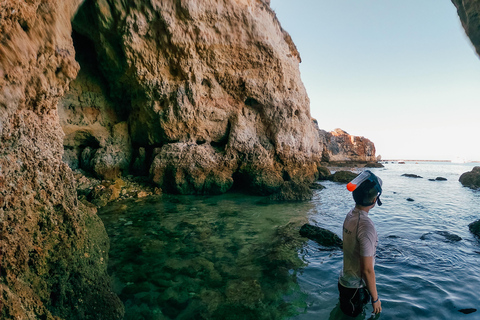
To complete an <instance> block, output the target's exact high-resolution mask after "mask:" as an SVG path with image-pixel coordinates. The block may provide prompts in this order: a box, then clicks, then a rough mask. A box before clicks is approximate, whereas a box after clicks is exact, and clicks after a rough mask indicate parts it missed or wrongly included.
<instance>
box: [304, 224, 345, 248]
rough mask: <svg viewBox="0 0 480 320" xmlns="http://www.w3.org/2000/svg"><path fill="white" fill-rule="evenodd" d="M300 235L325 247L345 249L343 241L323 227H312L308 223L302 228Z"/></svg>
mask: <svg viewBox="0 0 480 320" xmlns="http://www.w3.org/2000/svg"><path fill="white" fill-rule="evenodd" d="M300 235H301V236H302V237H305V238H308V239H310V240H313V241H315V242H317V243H318V244H320V245H322V246H325V247H335V248H342V247H343V242H342V239H340V237H339V236H337V235H336V234H335V233H333V232H332V231H330V230H327V229H324V228H321V227H317V226H312V225H311V224H308V223H306V224H304V225H303V226H302V227H301V228H300Z"/></svg>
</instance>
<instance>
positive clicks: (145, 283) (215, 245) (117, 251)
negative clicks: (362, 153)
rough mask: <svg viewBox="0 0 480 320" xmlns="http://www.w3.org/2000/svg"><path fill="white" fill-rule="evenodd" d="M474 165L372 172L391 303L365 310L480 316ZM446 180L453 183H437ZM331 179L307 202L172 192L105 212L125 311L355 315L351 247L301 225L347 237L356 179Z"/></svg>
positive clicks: (402, 315)
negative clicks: (314, 235) (348, 261)
mask: <svg viewBox="0 0 480 320" xmlns="http://www.w3.org/2000/svg"><path fill="white" fill-rule="evenodd" d="M473 166H474V165H472V164H451V163H427V162H419V163H418V164H416V163H409V162H407V164H387V165H385V168H378V169H371V170H372V171H374V172H375V173H376V174H377V175H378V176H380V177H381V178H382V180H383V187H384V188H383V189H384V191H383V194H382V197H381V199H382V201H383V206H381V207H375V208H373V209H372V210H371V211H370V217H371V219H372V220H373V221H374V223H375V225H376V228H377V232H378V234H379V246H378V249H377V257H376V266H375V270H376V274H377V288H378V292H379V295H380V299H381V300H382V308H383V311H382V313H381V314H380V315H377V316H375V317H373V316H371V315H370V312H371V306H367V309H366V312H365V313H364V314H362V315H360V316H359V317H357V319H479V318H480V298H479V292H480V289H479V288H480V241H479V240H477V239H476V238H475V237H474V236H473V235H472V234H470V232H469V231H468V224H469V223H471V222H473V221H475V220H477V219H480V192H479V191H474V190H471V189H468V188H465V187H463V186H462V185H461V184H460V183H459V182H458V178H459V176H460V175H461V174H462V173H463V172H466V171H470V170H471V168H472V167H473ZM404 173H411V174H417V175H420V176H422V177H423V178H418V179H415V178H408V177H404V176H402V174H404ZM436 177H444V178H446V179H447V181H429V180H428V179H432V178H433V179H434V178H436ZM320 183H321V184H323V185H324V186H325V187H326V188H325V189H324V190H316V191H314V198H313V200H312V201H308V202H302V203H283V204H278V203H269V202H268V201H265V199H264V198H262V197H254V196H246V195H244V194H237V193H231V194H225V195H221V196H202V197H198V196H197V197H195V196H173V195H164V196H161V197H150V198H147V199H142V200H130V201H125V202H119V203H115V204H113V205H110V206H108V207H105V208H103V209H102V210H100V212H99V215H100V217H101V218H102V220H103V221H104V223H105V226H106V229H107V232H108V233H109V236H110V242H111V250H110V260H109V272H110V274H111V275H112V278H113V280H114V281H113V282H114V288H113V289H114V291H115V292H116V293H117V294H119V296H120V298H121V299H122V301H123V302H124V304H125V307H126V317H125V318H126V319H298V320H305V319H353V318H350V317H347V316H344V315H342V314H341V311H339V309H338V305H337V304H338V292H337V280H338V275H339V272H340V269H341V266H342V252H341V251H340V250H333V251H331V250H327V249H326V248H323V247H321V246H320V245H318V244H317V243H315V242H313V241H310V240H307V239H305V238H302V237H300V236H299V234H298V229H299V227H300V226H301V225H302V224H303V223H305V222H307V221H310V222H311V223H314V224H316V225H319V226H321V227H324V228H327V229H329V230H331V231H333V232H336V233H337V234H339V235H340V234H341V227H342V224H343V219H344V216H345V214H346V213H347V212H348V211H349V210H350V209H351V208H352V206H353V205H354V203H353V200H352V198H351V193H349V192H348V191H347V190H346V188H345V184H338V183H334V182H328V181H327V182H320ZM407 198H410V199H413V200H414V201H407ZM459 238H461V240H459ZM462 309H479V311H476V312H473V313H470V314H464V313H462V312H460V311H459V310H462Z"/></svg>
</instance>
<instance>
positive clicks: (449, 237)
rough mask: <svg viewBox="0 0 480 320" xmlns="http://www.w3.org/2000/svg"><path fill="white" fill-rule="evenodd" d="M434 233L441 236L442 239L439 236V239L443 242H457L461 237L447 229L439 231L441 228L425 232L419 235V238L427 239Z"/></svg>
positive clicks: (432, 236)
mask: <svg viewBox="0 0 480 320" xmlns="http://www.w3.org/2000/svg"><path fill="white" fill-rule="evenodd" d="M435 234H436V235H440V236H442V237H443V239H441V238H440V240H443V241H445V242H458V241H461V240H462V237H460V236H457V235H456V234H453V233H450V232H448V231H441V230H438V231H434V232H427V233H425V234H423V235H422V236H421V237H420V240H428V239H432V238H435V236H434V235H435Z"/></svg>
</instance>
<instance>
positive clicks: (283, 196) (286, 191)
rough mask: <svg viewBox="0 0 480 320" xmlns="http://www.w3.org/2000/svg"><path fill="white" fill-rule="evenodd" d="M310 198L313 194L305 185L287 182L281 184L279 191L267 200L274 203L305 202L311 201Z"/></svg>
mask: <svg viewBox="0 0 480 320" xmlns="http://www.w3.org/2000/svg"><path fill="white" fill-rule="evenodd" d="M312 197H313V192H312V190H310V188H309V186H308V185H307V184H304V183H296V182H293V181H287V182H284V183H283V184H282V186H281V187H280V191H279V192H277V193H275V194H272V195H271V196H270V198H269V199H270V200H276V201H306V200H311V199H312Z"/></svg>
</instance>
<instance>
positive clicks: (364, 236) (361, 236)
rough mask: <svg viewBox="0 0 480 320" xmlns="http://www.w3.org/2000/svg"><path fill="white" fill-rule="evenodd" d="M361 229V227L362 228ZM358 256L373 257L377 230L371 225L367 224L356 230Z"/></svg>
mask: <svg viewBox="0 0 480 320" xmlns="http://www.w3.org/2000/svg"><path fill="white" fill-rule="evenodd" d="M362 229H363V228H362ZM358 242H359V245H360V248H359V249H360V256H362V257H373V256H375V252H376V249H377V232H376V231H375V228H374V227H373V226H371V227H370V226H369V227H367V228H365V229H364V230H359V232H358Z"/></svg>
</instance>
